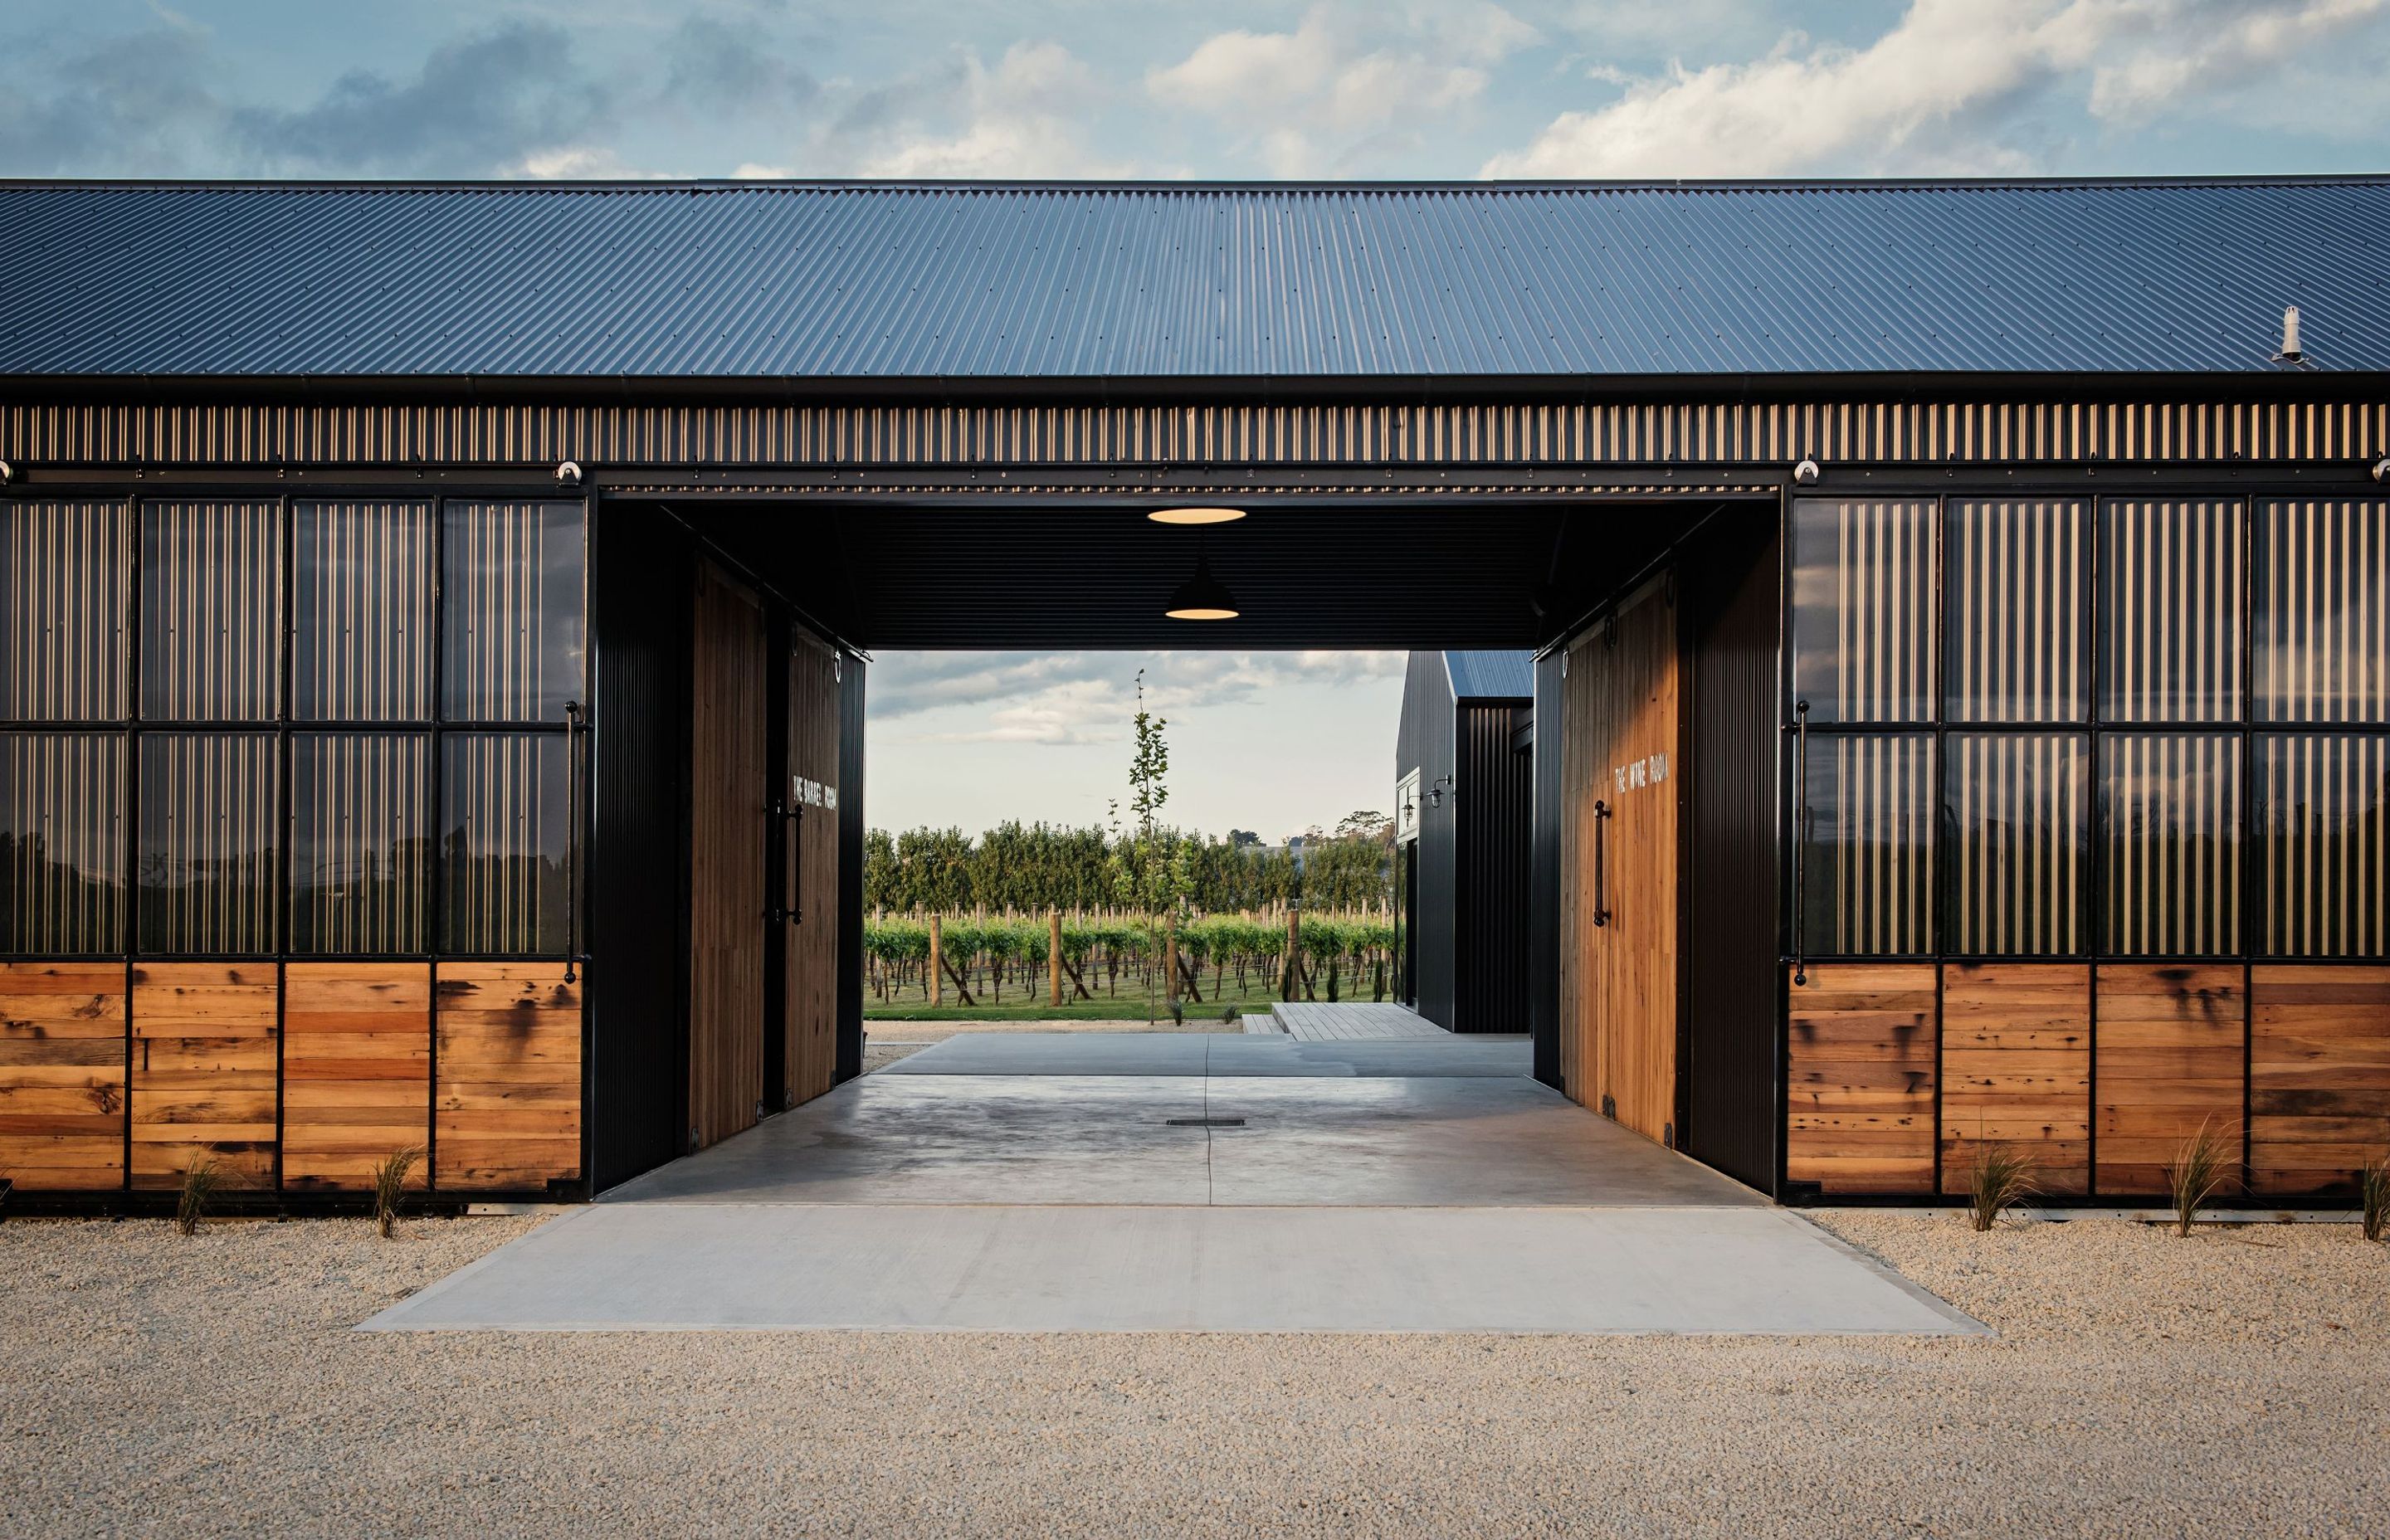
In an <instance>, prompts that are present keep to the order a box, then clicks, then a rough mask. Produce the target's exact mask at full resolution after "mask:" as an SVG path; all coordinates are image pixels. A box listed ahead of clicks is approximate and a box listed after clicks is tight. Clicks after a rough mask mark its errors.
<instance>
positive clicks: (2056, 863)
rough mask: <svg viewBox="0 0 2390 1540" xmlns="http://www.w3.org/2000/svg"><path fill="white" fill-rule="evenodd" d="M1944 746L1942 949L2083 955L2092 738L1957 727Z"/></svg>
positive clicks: (1995, 953) (1978, 953) (1985, 953)
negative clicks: (1945, 927)
mask: <svg viewBox="0 0 2390 1540" xmlns="http://www.w3.org/2000/svg"><path fill="white" fill-rule="evenodd" d="M1944 747H1945V750H1946V751H1947V755H1948V760H1947V769H1946V771H1945V774H1944V785H1943V793H1942V816H1943V819H1944V821H1945V823H1946V825H1947V828H1948V829H1949V842H1948V847H1947V858H1948V859H1947V873H1946V875H1947V879H1948V881H1949V907H1948V909H1947V911H1946V912H1947V916H1948V919H1949V928H1950V930H1949V943H1948V946H1947V950H1948V951H1951V952H1956V953H1962V954H1969V955H1974V956H2073V955H2075V954H2077V953H2080V952H2081V951H2082V950H2083V949H2084V943H2085V942H2086V940H2087V939H2088V937H2087V931H2088V926H2087V925H2086V924H2085V923H2084V920H2085V913H2084V905H2085V895H2084V877H2085V873H2086V871H2087V869H2088V855H2089V852H2088V849H2087V848H2086V845H2087V841H2088V836H2089V831H2090V827H2091V787H2090V764H2091V755H2090V746H2089V741H2088V739H2087V738H2084V737H2083V735H2081V734H2079V733H2031V734H2015V735H2011V734H1992V733H1953V734H1951V735H1950V737H1949V738H1948V739H1947V742H1946V743H1945V745H1944Z"/></svg>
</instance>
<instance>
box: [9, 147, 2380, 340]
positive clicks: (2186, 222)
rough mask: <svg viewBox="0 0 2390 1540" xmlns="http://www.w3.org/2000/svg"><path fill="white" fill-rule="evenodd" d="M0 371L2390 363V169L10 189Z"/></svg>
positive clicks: (16, 185) (52, 186) (31, 186)
mask: <svg viewBox="0 0 2390 1540" xmlns="http://www.w3.org/2000/svg"><path fill="white" fill-rule="evenodd" d="M0 229H5V230H6V232H7V237H6V240H5V241H0V375H10V376H19V377H22V376H125V375H167V376H186V375H246V376H298V375H311V376H332V377H341V376H352V377H353V376H366V377H377V376H378V377H388V376H433V375H441V376H446V375H482V376H507V377H572V376H598V377H610V376H632V377H645V378H677V379H797V378H816V379H858V380H875V379H884V380H895V379H974V378H977V379H1074V378H1087V377H1115V378H1119V377H1129V378H1165V377H1195V378H1205V377H1240V378H1259V377H1287V376H1294V377H1314V378H1336V377H1346V378H1350V377H1364V378H1366V377H1413V376H1418V377H1431V378H1433V377H1447V378H1474V377H1487V376H1539V377H1552V376H1576V375H1606V376H1623V377H1638V376H1643V377H1650V376H1664V375H1687V374H1690V375H1747V374H1756V375H1801V374H1815V373H1836V374H1877V373H1886V372H1892V373H1911V372H1928V373H1952V374H1965V373H1977V372H1983V373H2003V374H2005V373H2041V372H2060V373H2086V374H2091V373H2118V372H2165V373H2177V372H2180V373H2247V372H2251V371H2264V370H2268V369H2270V368H2272V367H2274V365H2273V364H2272V363H2271V356H2272V353H2273V351H2274V346H2275V343H2276V340H2277V338H2278V336H2279V333H2280V328H2281V314H2282V307H2283V306H2284V305H2285V304H2293V303H2295V304H2297V305H2299V306H2300V307H2301V309H2302V311H2303V312H2304V316H2305V321H2306V347H2307V351H2308V353H2309V355H2310V358H2311V361H2312V363H2313V364H2314V366H2317V367H2319V368H2320V369H2326V370H2332V371H2347V370H2359V369H2370V370H2378V369H2384V368H2390V287H2385V286H2390V276H2385V275H2386V274H2390V269H2385V266H2384V263H2382V261H2381V257H2380V253H2381V252H2382V251H2384V250H2386V249H2390V181H2385V180H2384V179H2382V178H2339V179H2312V180H2301V179H2282V180H2247V181H2212V182H2094V183H2074V184H2061V183H1979V184H1965V183H1959V184H1938V185H1922V184H1903V183H1893V184H1849V183H1840V184H1836V183H1828V184H1800V185H1793V184H1783V185H1767V184H1756V185H1753V184H1743V185H1724V184H1716V185H1690V184H1689V185H1655V186H1620V185H1608V184H1596V185H1580V186H1568V185H1501V184H1487V185H1470V186H1391V185H1381V186H1260V185H1256V186H1094V185H1061V186H1021V185H1011V184H983V185H977V186H974V185H970V184H958V185H957V184H941V185H932V184H887V185H880V184H817V183H816V184H796V183H791V184H754V183H730V184H723V183H704V184H652V185H650V184H640V185H635V186H625V185H619V184H602V185H600V184H591V185H582V186H557V185H516V186H488V185H472V186H413V185H385V186H375V185H362V186H313V185H304V186H302V185H276V184H243V185H225V184H201V185H174V184H150V185H143V184H69V183H22V182H19V183H8V184H0Z"/></svg>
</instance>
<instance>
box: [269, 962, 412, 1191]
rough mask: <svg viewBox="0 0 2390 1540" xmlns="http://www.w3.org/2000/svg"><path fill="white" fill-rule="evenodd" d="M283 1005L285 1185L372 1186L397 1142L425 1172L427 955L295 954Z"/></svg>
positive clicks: (287, 974) (286, 973)
mask: <svg viewBox="0 0 2390 1540" xmlns="http://www.w3.org/2000/svg"><path fill="white" fill-rule="evenodd" d="M282 1012H283V1014H282V1029H283V1048H282V1056H283V1057H282V1098H283V1101H282V1182H283V1186H284V1187H288V1188H291V1189H294V1190H299V1191H305V1190H307V1189H310V1188H323V1189H340V1188H359V1187H371V1186H372V1185H373V1171H374V1167H375V1166H377V1165H379V1163H380V1162H381V1161H384V1160H386V1159H388V1158H389V1157H390V1156H391V1155H392V1154H394V1153H395V1152H397V1151H398V1150H401V1149H414V1150H416V1151H417V1152H418V1160H417V1161H416V1165H415V1171H414V1174H413V1175H412V1176H411V1177H410V1178H409V1185H410V1186H414V1187H420V1186H422V1185H423V1184H424V1183H425V1182H427V1181H428V1180H429V1179H430V1174H431V1167H430V1161H429V1160H428V1159H426V1158H424V1157H426V1156H428V1154H429V1151H430V1144H431V965H430V964H429V963H419V962H418V963H349V962H326V963H291V964H289V965H288V966H287V967H286V969H284V972H283V1007H282Z"/></svg>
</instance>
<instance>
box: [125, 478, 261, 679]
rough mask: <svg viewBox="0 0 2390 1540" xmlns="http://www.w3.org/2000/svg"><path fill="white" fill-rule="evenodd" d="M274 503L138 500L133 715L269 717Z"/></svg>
mask: <svg viewBox="0 0 2390 1540" xmlns="http://www.w3.org/2000/svg"><path fill="white" fill-rule="evenodd" d="M281 626H282V551H281V519H280V509H278V508H277V507H275V505H274V504H272V503H263V502H249V503H219V502H174V503H143V504H142V505H141V714H142V715H143V716H144V717H145V718H147V719H148V720H150V721H153V722H261V721H268V720H271V719H272V718H273V717H274V716H275V714H276V707H277V702H278V701H279V699H280V696H281V679H280V677H279V675H280V671H281V648H280V646H279V642H280V632H281Z"/></svg>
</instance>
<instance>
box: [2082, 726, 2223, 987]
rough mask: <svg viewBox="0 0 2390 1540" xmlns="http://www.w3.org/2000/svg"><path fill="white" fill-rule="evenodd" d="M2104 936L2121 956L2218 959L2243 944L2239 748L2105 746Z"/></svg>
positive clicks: (2197, 740)
mask: <svg viewBox="0 0 2390 1540" xmlns="http://www.w3.org/2000/svg"><path fill="white" fill-rule="evenodd" d="M2100 752H2101V757H2102V763H2101V788H2102V802H2103V811H2102V816H2103V818H2104V820H2105V835H2104V842H2105V851H2104V856H2105V861H2106V869H2105V875H2104V879H2103V880H2104V881H2105V883H2106V888H2107V905H2106V909H2107V915H2106V930H2107V934H2106V937H2105V939H2104V943H2103V949H2104V950H2105V951H2107V952H2108V953H2110V954H2111V955H2113V956H2124V957H2132V956H2227V955H2229V954H2231V953H2234V952H2237V951H2238V950H2239V949H2240V946H2241V740H2240V738H2238V737H2237V736H2236V735H2233V734H2229V733H2116V734H2112V735H2110V736H2109V737H2107V738H2104V739H2102V740H2101V746H2100Z"/></svg>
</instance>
